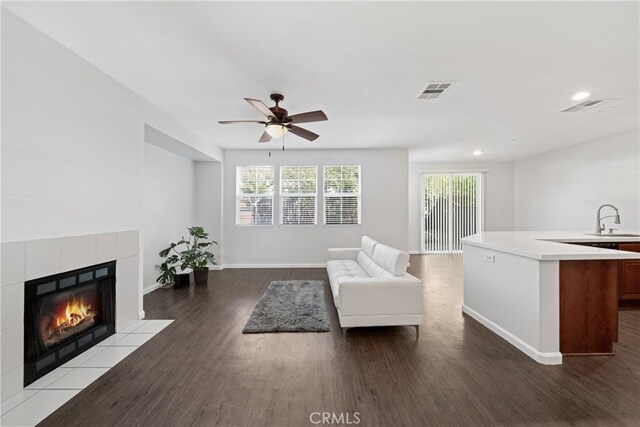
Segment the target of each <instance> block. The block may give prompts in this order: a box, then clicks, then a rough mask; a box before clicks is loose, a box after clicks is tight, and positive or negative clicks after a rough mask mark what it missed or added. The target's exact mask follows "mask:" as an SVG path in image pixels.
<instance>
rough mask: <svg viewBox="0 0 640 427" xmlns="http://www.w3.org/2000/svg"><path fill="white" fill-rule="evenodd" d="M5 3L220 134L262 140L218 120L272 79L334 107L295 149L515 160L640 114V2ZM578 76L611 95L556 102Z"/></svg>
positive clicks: (270, 85) (238, 113) (625, 123)
mask: <svg viewBox="0 0 640 427" xmlns="http://www.w3.org/2000/svg"><path fill="white" fill-rule="evenodd" d="M3 6H4V7H6V8H7V9H9V10H10V11H12V12H13V13H15V14H17V15H18V16H20V17H21V18H22V19H24V20H26V21H27V22H29V23H31V24H32V25H34V26H35V27H37V28H38V29H40V30H41V31H43V32H44V33H46V34H48V35H49V36H51V37H52V38H54V39H56V40H58V41H59V42H60V43H62V44H63V45H64V46H66V47H68V48H69V49H71V50H72V51H74V52H75V53H77V54H78V55H80V56H82V57H84V58H85V59H86V60H88V61H89V62H91V63H92V64H94V65H96V66H97V67H98V68H100V69H102V70H103V71H104V72H106V73H107V74H109V75H111V76H112V77H113V78H115V79H116V80H118V81H120V82H122V83H123V84H124V85H125V86H127V87H129V88H130V89H131V90H133V91H134V92H136V93H138V94H139V95H141V96H142V97H144V98H146V99H147V100H149V101H150V102H151V103H153V104H155V105H156V106H157V107H159V108H160V109H162V110H164V111H166V112H167V113H169V114H170V115H172V116H173V117H175V118H176V119H178V120H179V121H181V122H183V123H184V124H186V125H187V126H189V127H191V128H192V129H193V130H195V131H197V132H199V133H201V134H202V135H204V136H205V137H207V138H208V139H210V140H211V141H212V142H213V143H215V144H217V145H219V146H221V147H223V148H258V144H257V142H256V141H257V139H258V137H259V136H260V134H261V132H262V129H260V128H259V125H251V124H248V125H226V126H223V125H219V124H218V123H217V121H218V120H234V119H261V117H260V115H259V114H258V113H257V112H256V111H254V110H253V109H252V108H251V107H250V106H249V105H248V104H247V103H246V102H245V101H244V100H243V99H242V98H243V97H253V98H259V99H262V100H263V101H265V103H267V104H268V105H271V102H270V101H269V94H270V93H271V92H273V91H280V92H282V93H283V94H284V95H285V100H284V103H283V104H282V106H283V107H284V108H286V109H288V110H289V113H290V114H291V113H298V112H304V111H309V110H315V109H319V108H320V109H323V110H324V111H325V112H326V113H327V115H328V116H329V121H328V122H323V123H310V124H308V125H306V126H305V127H306V128H308V129H309V130H312V131H314V132H317V133H319V134H320V138H319V139H318V140H316V142H314V143H309V142H306V141H305V140H302V139H300V138H297V137H295V136H290V137H288V145H289V146H290V147H291V148H293V146H294V144H295V147H296V148H305V147H308V148H317V149H322V148H371V147H396V146H400V147H407V148H410V149H411V153H412V154H411V155H412V159H414V160H429V161H446V160H452V161H453V160H455V161H460V160H477V159H478V158H475V157H473V156H472V155H471V152H472V151H473V150H475V149H481V150H483V151H484V154H483V156H481V157H480V158H481V159H482V160H513V159H518V158H523V157H527V156H530V155H533V154H537V153H541V152H545V151H550V150H555V149H559V148H562V147H565V146H570V145H575V144H578V143H581V142H584V141H589V140H593V139H597V138H600V137H604V136H608V135H612V134H616V133H620V132H624V131H628V130H631V129H636V128H638V127H640V123H639V121H640V119H639V115H640V109H639V103H640V100H639V91H640V88H639V75H640V68H639V61H640V55H639V52H640V46H639V40H640V34H639V22H638V16H639V7H638V6H639V4H638V2H625V3H622V2H542V3H524V2H509V3H505V2H497V3H493V2H492V3H489V2H479V3H462V2H449V3H416V2H411V3H392V2H376V3H363V2H359V3H346V2H342V3H337V2H331V3H328V2H325V3H308V2H298V3H292V2H286V3H273V2H259V3H245V2H240V3H222V2H215V3H212V2H151V3H148V2H135V3H134V2H99V3H95V2H82V3H79V2H65V3H56V2H46V3H37V2H17V3H15V2H3ZM442 80H445V81H447V80H453V81H455V84H454V85H453V86H452V87H451V88H450V89H449V90H448V91H447V92H446V93H445V94H444V95H443V96H442V97H441V98H440V99H437V100H433V101H424V100H417V99H416V97H417V95H418V93H419V92H420V91H421V90H422V89H423V88H424V86H425V84H426V83H427V82H428V81H442ZM579 90H588V91H590V92H591V93H592V94H593V97H597V98H613V99H615V100H612V101H608V103H609V105H610V106H613V107H615V109H610V110H607V111H606V112H597V111H596V110H595V109H594V110H593V111H585V112H581V113H560V112H559V111H560V110H562V109H564V108H567V107H569V106H571V105H573V104H575V103H576V102H574V101H572V100H571V96H572V95H573V93H575V92H577V91H579ZM268 101H269V102H268ZM513 139H517V140H518V142H510V141H511V140H513ZM261 147H262V146H261Z"/></svg>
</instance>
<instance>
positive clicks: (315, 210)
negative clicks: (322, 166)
mask: <svg viewBox="0 0 640 427" xmlns="http://www.w3.org/2000/svg"><path fill="white" fill-rule="evenodd" d="M284 168H313V170H314V172H315V191H314V192H313V193H285V192H284V191H282V181H283V178H282V177H283V175H284V174H283V173H282V172H283V169H284ZM278 173H279V175H280V176H279V177H278V178H279V179H278V181H279V185H278V198H279V199H280V200H279V202H280V203H279V204H278V208H279V209H280V212H279V215H278V217H279V221H278V223H279V225H280V226H283V227H314V226H317V225H318V165H281V166H280V167H279V169H278ZM296 181H298V182H300V178H298V179H297V180H296ZM286 197H313V199H314V207H313V213H314V215H313V223H311V224H300V223H298V224H285V223H284V199H285V198H286Z"/></svg>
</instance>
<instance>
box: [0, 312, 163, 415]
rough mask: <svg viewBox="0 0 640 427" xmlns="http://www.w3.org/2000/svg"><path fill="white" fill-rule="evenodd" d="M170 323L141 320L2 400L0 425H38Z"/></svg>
mask: <svg viewBox="0 0 640 427" xmlns="http://www.w3.org/2000/svg"><path fill="white" fill-rule="evenodd" d="M171 322H173V320H139V321H138V322H136V323H134V324H133V325H131V326H129V327H128V328H126V329H124V330H122V331H121V332H119V333H117V334H114V335H112V336H110V337H109V338H107V339H106V340H104V341H102V342H101V343H100V344H98V345H96V346H95V347H92V348H90V349H89V350H87V351H85V352H84V353H82V354H80V355H78V356H76V357H75V358H73V359H72V360H70V361H69V362H67V363H65V364H64V365H62V366H60V367H59V368H57V369H55V370H54V371H52V372H50V373H48V374H47V375H45V376H44V377H42V378H40V379H38V380H37V381H35V382H33V383H31V384H29V385H28V386H27V387H25V389H24V390H22V391H21V392H20V393H18V394H16V395H15V396H12V397H10V398H9V399H7V400H5V401H4V402H2V407H1V409H0V413H1V417H0V425H1V426H3V427H9V426H12V427H17V426H35V425H36V424H38V423H39V422H40V421H42V420H44V419H45V418H46V417H48V416H49V415H50V414H51V413H53V412H54V411H55V410H56V409H58V408H59V407H60V406H62V405H63V404H64V403H65V402H67V401H68V400H69V399H71V398H72V397H73V396H75V395H76V394H78V393H80V391H82V389H84V388H85V387H87V386H88V385H89V384H91V383H92V382H94V381H95V380H96V379H98V378H99V377H100V376H101V375H103V374H104V373H105V372H107V371H108V370H109V369H110V368H112V367H114V366H115V365H116V364H117V363H118V362H120V361H121V360H123V359H124V358H125V357H127V356H128V355H130V354H131V353H133V352H134V351H135V350H136V349H137V348H138V347H140V346H141V345H143V344H144V343H145V342H147V341H148V340H150V339H151V338H153V336H154V335H156V334H157V333H158V332H160V331H162V330H163V329H164V328H166V327H167V326H169V324H170V323H171Z"/></svg>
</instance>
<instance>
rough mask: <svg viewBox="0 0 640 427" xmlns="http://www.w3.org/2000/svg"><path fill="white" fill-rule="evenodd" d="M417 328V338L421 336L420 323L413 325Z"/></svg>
mask: <svg viewBox="0 0 640 427" xmlns="http://www.w3.org/2000/svg"><path fill="white" fill-rule="evenodd" d="M413 327H414V328H416V339H418V338H419V337H420V325H413Z"/></svg>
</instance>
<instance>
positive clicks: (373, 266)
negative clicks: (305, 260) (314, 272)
mask: <svg viewBox="0 0 640 427" xmlns="http://www.w3.org/2000/svg"><path fill="white" fill-rule="evenodd" d="M408 266H409V254H408V253H406V252H402V251H400V250H398V249H394V248H392V247H390V246H387V245H383V244H382V243H379V242H377V241H375V240H373V239H372V238H370V237H367V236H364V237H362V243H361V247H360V248H342V249H333V248H332V249H329V254H328V260H327V274H328V275H329V283H330V284H331V291H332V293H333V301H334V303H335V305H336V308H337V310H338V318H339V319H340V326H341V327H342V328H343V329H342V331H343V335H345V334H346V332H347V329H348V328H353V327H360V326H398V325H411V326H415V327H416V334H418V333H419V331H420V330H419V326H420V325H422V323H424V307H423V302H422V282H421V281H420V280H419V279H417V278H416V277H414V276H412V275H410V274H409V273H407V267H408Z"/></svg>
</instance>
